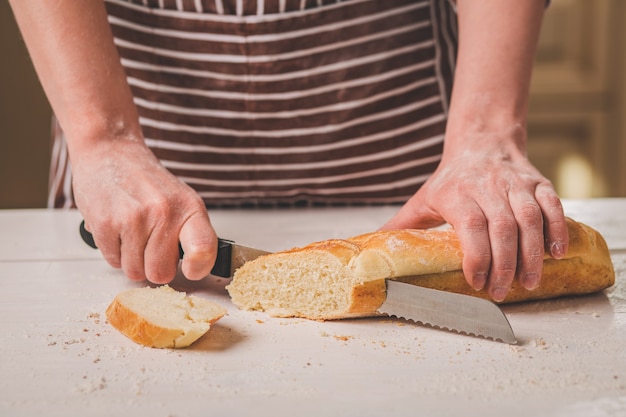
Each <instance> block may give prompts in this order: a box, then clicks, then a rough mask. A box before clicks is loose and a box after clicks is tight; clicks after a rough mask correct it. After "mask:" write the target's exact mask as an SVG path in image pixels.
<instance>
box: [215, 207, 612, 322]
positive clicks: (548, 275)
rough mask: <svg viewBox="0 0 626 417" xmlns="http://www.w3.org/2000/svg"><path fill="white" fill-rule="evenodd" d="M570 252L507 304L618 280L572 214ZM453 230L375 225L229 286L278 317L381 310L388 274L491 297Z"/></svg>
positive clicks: (241, 302) (237, 296) (259, 265)
mask: <svg viewBox="0 0 626 417" xmlns="http://www.w3.org/2000/svg"><path fill="white" fill-rule="evenodd" d="M567 224H568V229H569V238H570V242H569V250H568V253H567V255H566V258H565V259H561V260H555V259H553V258H551V257H550V256H549V255H547V254H546V255H545V258H544V264H543V273H542V279H541V283H540V285H539V287H538V288H536V289H534V290H532V291H530V290H526V289H524V288H523V287H521V286H520V285H519V284H518V283H517V280H515V281H514V283H513V286H512V288H511V291H510V292H509V294H508V296H507V297H506V299H505V300H504V301H503V303H512V302H519V301H527V300H538V299H545V298H553V297H560V296H566V295H576V294H588V293H593V292H597V291H601V290H603V289H605V288H608V287H610V286H611V285H613V283H614V282H615V272H614V270H613V264H612V262H611V257H610V254H609V250H608V247H607V245H606V242H605V241H604V239H603V238H602V236H601V235H600V234H599V233H598V232H597V231H596V230H594V229H592V228H591V227H589V226H586V225H584V224H582V223H577V222H576V221H574V220H572V219H569V218H568V219H567ZM462 260H463V253H462V251H461V246H460V243H459V240H458V238H457V236H456V234H455V232H454V231H453V230H396V231H385V232H380V231H379V232H373V233H368V234H364V235H360V236H356V237H353V238H350V239H346V240H342V239H333V240H326V241H321V242H316V243H312V244H310V245H307V246H305V247H302V248H295V249H292V250H288V251H284V252H278V253H274V254H270V255H265V256H262V257H259V258H257V259H255V260H253V261H250V262H247V263H246V264H245V265H243V266H242V267H241V268H240V269H238V270H237V271H236V272H235V275H234V277H233V280H232V282H231V283H230V285H228V286H227V287H226V288H227V290H228V292H229V294H230V296H231V298H232V301H233V303H234V304H235V305H236V306H237V307H239V308H240V309H243V310H260V311H265V312H267V313H269V314H270V315H272V316H276V317H303V318H307V319H313V320H332V319H343V318H352V317H366V316H376V315H379V313H378V311H377V310H378V308H379V307H380V306H381V305H382V303H383V302H384V301H385V297H386V284H385V279H387V278H390V279H397V280H401V281H404V282H409V283H411V284H414V285H420V286H424V287H428V288H434V289H438V290H444V291H451V292H456V293H461V294H468V295H473V296H477V297H482V298H486V299H490V297H489V295H488V294H487V291H486V290H481V291H476V290H474V289H473V288H472V287H471V286H470V285H469V284H468V283H467V281H466V280H465V277H464V275H463V271H462Z"/></svg>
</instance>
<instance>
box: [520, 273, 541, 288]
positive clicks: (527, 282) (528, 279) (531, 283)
mask: <svg viewBox="0 0 626 417" xmlns="http://www.w3.org/2000/svg"><path fill="white" fill-rule="evenodd" d="M521 281H522V286H523V287H524V288H526V289H527V290H534V289H535V288H537V286H538V285H539V274H537V273H534V272H529V273H527V274H525V275H523V276H522V280H521Z"/></svg>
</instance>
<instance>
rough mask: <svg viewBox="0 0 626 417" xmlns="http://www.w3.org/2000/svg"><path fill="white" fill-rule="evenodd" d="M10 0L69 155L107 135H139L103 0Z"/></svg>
mask: <svg viewBox="0 0 626 417" xmlns="http://www.w3.org/2000/svg"><path fill="white" fill-rule="evenodd" d="M10 3H11V7H12V8H13V11H14V14H15V17H16V20H17V22H18V24H19V26H20V29H21V31H22V34H23V37H24V40H25V42H26V45H27V47H28V50H29V52H30V55H31V57H32V61H33V63H34V66H35V69H36V71H37V73H38V76H39V79H40V81H41V83H42V86H43V88H44V90H45V92H46V95H47V97H48V100H49V101H50V104H51V106H52V108H53V110H54V112H55V115H56V117H57V118H58V119H59V121H60V123H61V126H62V127H63V129H64V131H65V133H66V136H67V137H68V142H69V148H70V155H71V156H73V155H72V154H80V152H81V150H82V149H84V148H86V147H90V146H91V145H93V144H94V143H95V142H97V141H100V140H102V139H103V138H109V139H115V138H137V137H140V133H139V132H140V130H139V124H138V116H137V111H136V108H135V106H134V103H133V100H132V95H131V92H130V88H129V86H128V83H127V82H126V77H125V74H124V70H123V68H122V66H121V64H120V60H119V56H118V54H117V49H116V48H115V45H114V43H113V37H112V34H111V30H110V27H109V24H108V21H107V16H106V11H105V9H104V4H103V2H102V1H96V0H88V1H76V0H57V1H42V2H34V1H23V0H10Z"/></svg>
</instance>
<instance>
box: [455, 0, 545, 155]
mask: <svg viewBox="0 0 626 417" xmlns="http://www.w3.org/2000/svg"><path fill="white" fill-rule="evenodd" d="M543 10H544V0H522V1H509V0H480V1H475V0H458V16H459V53H458V60H457V68H456V74H455V80H454V88H453V93H452V100H451V106H450V114H449V121H448V126H447V133H448V134H447V137H446V140H447V144H446V145H447V147H448V148H456V147H457V142H456V141H463V142H467V140H468V137H467V135H468V134H477V135H480V134H481V133H485V132H492V133H496V132H499V133H501V134H502V135H504V136H509V137H512V138H515V139H516V141H517V142H518V143H517V144H516V145H517V146H518V147H520V150H522V151H525V137H526V115H527V111H528V94H529V89H530V80H531V73H532V65H533V59H534V54H535V49H536V45H537V40H538V37H539V31H540V27H541V20H542V16H543ZM459 145H461V146H464V147H466V146H468V143H464V144H459Z"/></svg>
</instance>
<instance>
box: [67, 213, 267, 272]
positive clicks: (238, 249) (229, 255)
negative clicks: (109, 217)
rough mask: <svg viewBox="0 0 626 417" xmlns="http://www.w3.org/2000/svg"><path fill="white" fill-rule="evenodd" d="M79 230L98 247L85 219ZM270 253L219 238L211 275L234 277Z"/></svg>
mask: <svg viewBox="0 0 626 417" xmlns="http://www.w3.org/2000/svg"><path fill="white" fill-rule="evenodd" d="M79 231H80V236H81V237H82V238H83V241H84V242H85V243H86V244H88V245H89V246H91V247H92V248H94V249H97V248H98V247H97V246H96V242H95V241H94V239H93V235H92V234H91V233H90V232H89V231H88V230H87V229H86V228H85V221H84V220H83V221H82V222H81V223H80V227H79ZM178 253H179V256H180V258H181V259H182V257H183V255H184V252H183V248H182V246H181V245H180V243H179V244H178ZM268 253H270V252H267V251H263V250H260V249H255V248H250V247H247V246H243V245H239V244H237V243H235V242H233V241H232V240H228V239H222V238H218V241H217V258H216V260H215V266H214V267H213V269H212V270H211V275H215V276H218V277H222V278H232V277H233V274H234V273H235V271H236V270H237V268H239V267H241V266H242V265H243V264H245V263H246V262H248V261H251V260H253V259H256V258H258V257H259V256H261V255H267V254H268Z"/></svg>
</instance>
